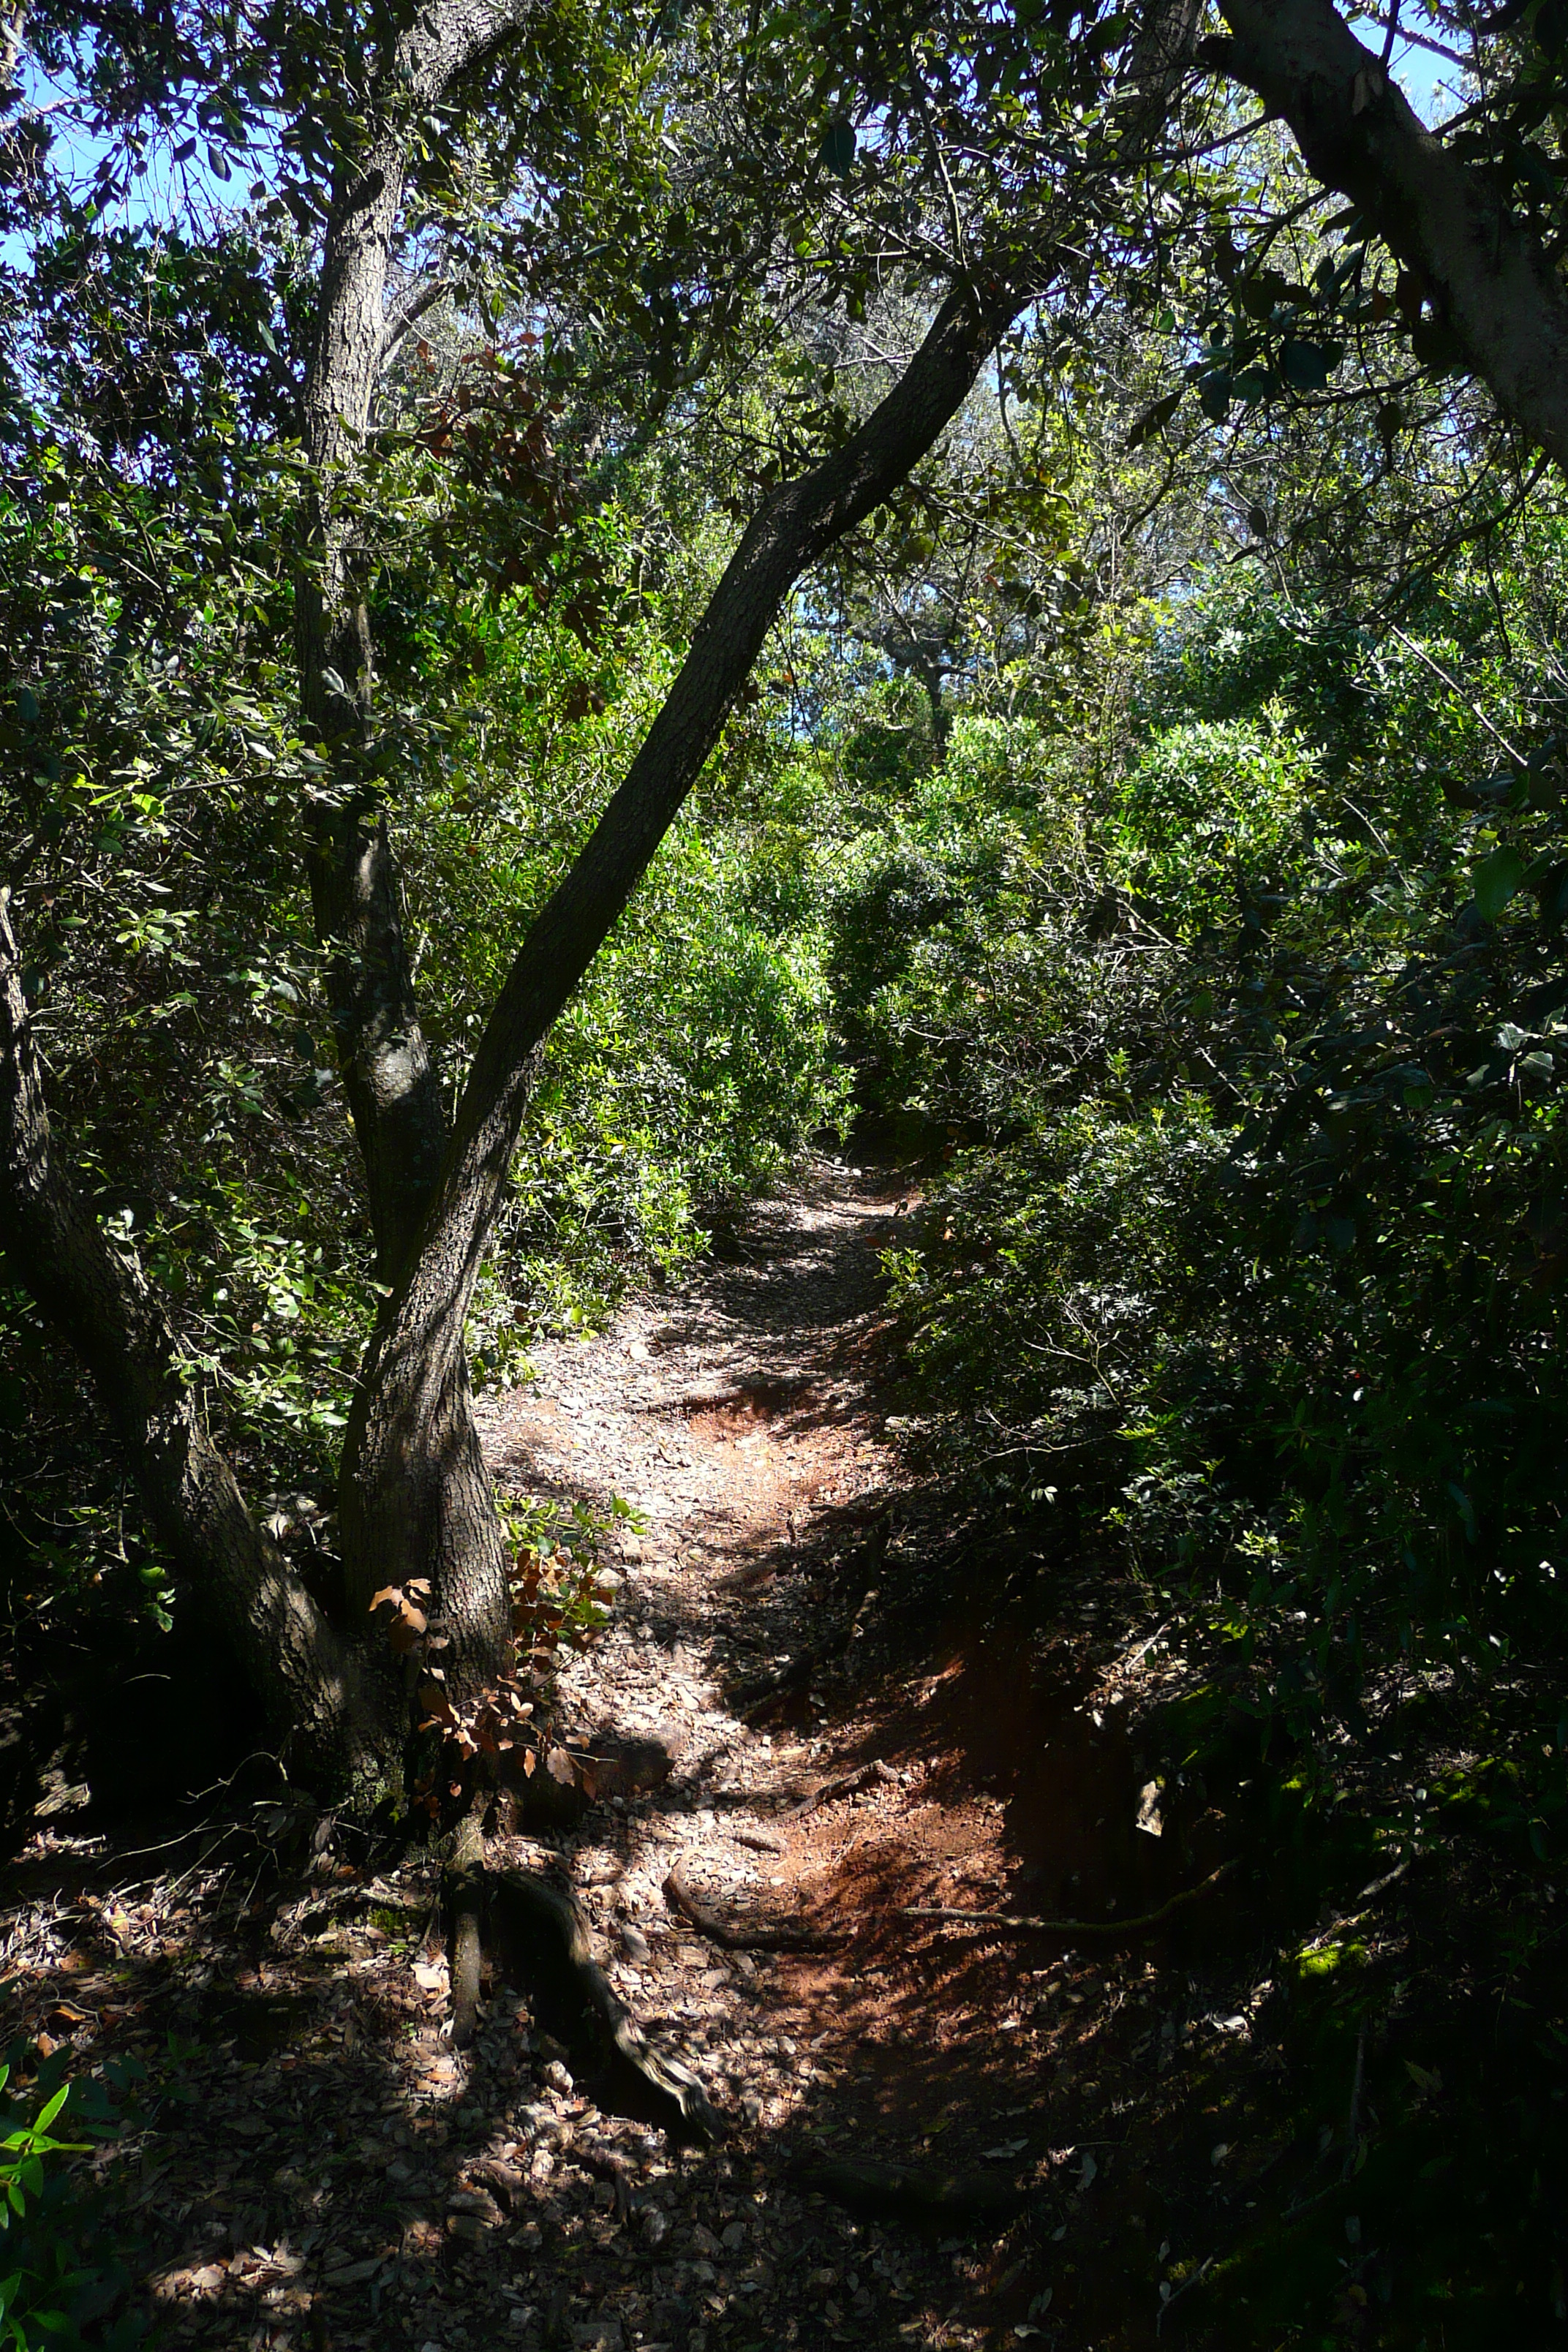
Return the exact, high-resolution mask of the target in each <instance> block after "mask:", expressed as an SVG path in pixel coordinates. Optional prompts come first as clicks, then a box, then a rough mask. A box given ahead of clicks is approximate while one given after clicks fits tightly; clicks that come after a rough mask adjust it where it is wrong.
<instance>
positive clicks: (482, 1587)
mask: <svg viewBox="0 0 1568 2352" xmlns="http://www.w3.org/2000/svg"><path fill="white" fill-rule="evenodd" d="M1022 299H1023V296H1022V295H1021V294H1020V293H1016V292H1015V293H1005V292H1003V291H1001V290H999V289H998V290H995V291H994V292H993V293H992V295H991V296H990V299H988V300H982V299H979V298H977V297H976V296H975V294H974V293H973V291H971V290H970V289H961V290H960V291H958V292H955V293H954V294H953V295H952V296H951V297H950V298H949V299H948V300H947V302H946V303H945V304H944V305H943V307H942V310H941V311H940V313H939V314H938V317H937V319H936V320H935V322H934V323H933V325H932V327H931V331H930V333H929V334H928V335H927V337H926V339H925V341H924V342H923V344H922V345H921V349H920V351H919V352H917V353H916V354H915V357H914V358H913V360H912V361H911V362H910V365H909V367H908V369H907V370H906V372H905V373H904V375H903V376H902V378H901V379H900V382H899V383H898V384H897V385H896V386H895V387H894V389H893V390H892V391H891V392H890V393H889V394H888V396H887V398H886V399H885V400H884V401H883V402H882V403H881V404H880V405H879V407H878V408H877V410H876V411H875V412H874V414H873V415H871V416H870V417H868V419H867V421H866V423H865V424H864V425H861V427H860V428H859V430H858V432H857V433H856V434H855V435H854V436H852V437H851V438H850V440H849V441H848V442H847V443H846V444H845V446H844V447H843V448H842V449H840V450H838V451H837V452H835V454H834V455H833V456H832V457H828V458H826V459H825V460H824V461H823V463H822V464H821V465H820V466H818V467H816V468H815V469H814V470H813V471H812V472H810V473H809V474H806V475H804V476H802V477H801V478H799V479H797V480H795V481H793V482H789V483H785V484H784V485H781V487H780V488H778V489H776V490H774V491H773V493H772V494H771V495H770V496H769V498H768V499H766V500H765V501H764V503H763V507H762V509H761V510H760V511H759V512H758V514H757V515H756V516H755V518H754V519H753V520H752V523H751V525H750V527H749V528H748V530H746V532H745V535H744V537H743V538H742V541H741V544H740V546H739V547H738V548H737V550H736V551H735V553H734V555H733V556H732V557H731V561H730V563H729V566H728V568H727V570H726V571H725V573H724V576H723V578H722V580H721V583H720V584H719V586H718V588H717V590H716V591H715V593H714V595H713V598H712V600H711V602H710V604H709V607H708V610H707V612H706V613H705V614H704V615H703V618H702V620H701V623H700V625H699V627H698V629H697V632H696V635H694V637H693V640H692V644H691V648H690V651H689V653H688V655H687V657H686V660H685V662H684V664H683V665H682V667H681V669H680V672H679V676H678V677H677V678H676V680H675V683H674V685H673V686H672V688H670V691H669V694H668V698H667V699H666V701H665V704H664V707H663V709H661V710H660V712H659V713H658V718H657V719H655V720H654V722H653V725H652V727H651V728H650V729H649V730H648V733H647V738H646V739H645V740H644V742H643V745H642V747H641V749H640V751H638V752H637V757H636V759H635V760H634V761H633V762H632V765H631V768H630V769H629V771H628V772H627V774H626V779H625V781H624V782H623V783H622V784H621V785H620V787H619V789H618V791H617V792H616V793H615V795H614V797H613V798H612V800H611V802H610V803H609V805H608V807H607V808H606V809H605V813H604V814H603V816H602V817H601V818H600V820H599V823H598V824H597V825H596V826H595V830H594V832H593V835H591V837H590V838H589V840H588V842H587V844H586V845H585V846H584V849H583V851H582V853H581V855H580V856H578V858H577V860H576V862H575V864H574V866H573V867H572V868H571V870H570V872H569V873H568V874H567V876H566V877H565V879H564V880H563V882H562V884H561V885H560V887H558V888H557V890H556V891H555V893H554V894H553V896H552V898H551V899H550V901H549V903H548V905H547V906H546V907H545V908H544V909H543V911H542V914H541V915H540V916H539V918H538V919H537V920H536V922H535V923H534V925H533V928H532V929H531V931H530V933H529V935H528V937H527V939H526V940H524V942H523V944H522V946H521V949H520V950H519V952H518V955H517V957H516V960H515V961H514V962H513V964H512V967H511V970H510V972H509V974H508V976H507V980H506V982H505V984H504V986H503V988H502V990H501V993H500V998H499V999H498V1001H497V1003H496V1005H495V1009H494V1011H493V1012H492V1013H491V1015H490V1018H489V1023H488V1024H487V1026H486V1029H485V1032H484V1034H483V1036H482V1037H481V1039H480V1041H479V1050H478V1052H477V1053H476V1055H475V1056H474V1061H473V1066H472V1067H471V1069H470V1071H469V1075H468V1083H467V1085H466V1087H465V1088H464V1091H463V1095H462V1097H461V1099H460V1101H459V1103H458V1110H457V1115H456V1118H455V1120H454V1125H453V1133H452V1137H451V1140H450V1142H449V1144H448V1146H447V1153H446V1158H445V1160H444V1163H443V1166H442V1171H441V1176H440V1181H439V1183H438V1186H437V1191H436V1193H435V1195H434V1197H433V1199H432V1201H431V1203H430V1206H429V1209H428V1211H427V1213H426V1218H425V1221H424V1224H423V1227H422V1229H421V1232H420V1234H419V1237H418V1240H417V1242H416V1244H415V1247H414V1249H413V1250H412V1252H411V1254H410V1256H409V1259H408V1262H407V1264H406V1265H405V1268H404V1271H403V1274H402V1276H401V1278H400V1280H399V1281H398V1283H397V1285H396V1287H395V1291H394V1293H393V1296H392V1297H391V1298H390V1299H389V1300H388V1301H387V1303H386V1306H385V1307H384V1311H383V1314H382V1316H381V1318H380V1320H379V1323H378V1325H377V1328H376V1332H375V1336H374V1339H373V1340H372V1343H371V1348H370V1351H369V1355H368V1357H367V1360H366V1363H365V1367H364V1371H363V1377H362V1380H361V1382H360V1387H359V1390H358V1392H357V1394H356V1397H355V1401H354V1407H353V1413H352V1415H351V1418H350V1423H349V1429H348V1433H347V1440H346V1444H345V1448H344V1455H343V1475H342V1486H341V1490H340V1510H341V1514H342V1525H343V1529H344V1538H345V1551H346V1553H347V1556H348V1557H349V1559H350V1560H351V1561H352V1562H354V1563H357V1568H356V1570H355V1574H356V1575H357V1579H358V1587H359V1588H360V1589H358V1590H356V1592H355V1594H354V1596H353V1598H354V1600H356V1601H358V1603H359V1604H360V1605H368V1602H369V1599H370V1595H371V1591H372V1590H373V1589H374V1584H375V1583H384V1582H387V1581H401V1580H403V1578H404V1577H405V1576H406V1575H408V1574H416V1575H425V1576H429V1577H431V1578H432V1580H433V1584H434V1592H435V1600H436V1605H437V1610H438V1612H440V1614H441V1616H442V1617H443V1618H444V1619H445V1620H446V1622H447V1630H448V1631H449V1633H451V1634H452V1636H453V1643H454V1647H453V1650H452V1652H450V1653H449V1656H450V1657H451V1658H452V1661H453V1663H452V1665H451V1666H450V1667H449V1668H448V1675H449V1680H448V1689H449V1691H451V1692H452V1693H453V1694H454V1695H455V1696H458V1697H459V1698H460V1697H461V1696H463V1695H464V1694H465V1693H466V1692H467V1693H472V1692H475V1691H477V1690H478V1689H479V1687H482V1685H483V1684H484V1683H485V1682H487V1681H488V1680H489V1679H491V1678H492V1677H493V1675H494V1673H495V1670H496V1666H497V1664H499V1662H500V1659H501V1658H502V1657H503V1656H504V1654H505V1644H506V1625H507V1593H506V1580H505V1560H504V1556H503V1549H502V1546H501V1542H500V1528H499V1526H498V1525H497V1523H496V1519H495V1513H494V1506H493V1503H492V1502H491V1500H490V1496H489V1479H488V1476H486V1475H484V1473H483V1465H482V1463H481V1462H480V1461H479V1443H478V1438H477V1436H476V1435H475V1433H474V1431H473V1421H472V1414H471V1411H470V1406H469V1396H468V1369H467V1362H466V1359H465V1356H464V1351H463V1323H464V1318H465V1316H466V1314H467V1311H468V1302H469V1299H470V1297H471V1296H472V1292H473V1286H474V1281H475V1278H476V1276H477V1274H478V1271H479V1262H480V1258H481V1256H482V1254H483V1251H484V1248H485V1244H486V1242H487V1240H488V1238H489V1232H490V1227H491V1225H492V1223H493V1222H494V1218H495V1214H496V1211H497V1209H498V1207H499V1205H500V1198H501V1192H502V1188H503V1186H504V1184H505V1182H506V1177H507V1171H508V1168H509V1166H510V1160H511V1155H512V1151H513V1150H514V1149H515V1146H516V1143H517V1139H518V1134H519V1130H520V1128H521V1120H522V1115H523V1110H524V1107H525V1105H526V1104H527V1102H528V1099H529V1097H530V1095H531V1092H532V1089H533V1087H534V1084H535V1080H536V1077H537V1073H538V1067H539V1058H540V1054H541V1051H542V1045H543V1042H544V1039H545V1037H546V1036H547V1034H548V1033H549V1031H550V1028H551V1025H552V1023H553V1022H554V1020H555V1018H556V1016H557V1014H558V1013H560V1012H561V1010H562V1008H563V1005H564V1004H565V1003H566V1002H567V999H568V998H569V997H570V996H571V994H572V993H573V992H574V989H575V988H576V986H577V984H578V982H580V981H581V980H582V978H583V976H584V973H585V971H587V969H588V966H589V964H590V963H591V962H592V961H593V959H594V957H595V955H596V953H597V952H598V950H599V948H600V946H601V945H602V943H603V941H604V940H605V937H606V935H607V934H608V932H609V930H610V929H611V926H612V925H613V924H614V922H615V920H616V917H617V916H618V915H619V914H620V912H621V910H622V908H624V907H625V906H626V901H627V900H628V898H630V897H631V894H632V892H633V890H634V889H635V888H636V887H637V883H638V881H639V880H640V878H641V877H642V875H643V873H644V872H645V870H646V868H647V864H648V861H649V860H650V858H651V857H652V856H653V855H654V852H655V851H656V849H657V848H658V845H659V843H660V842H661V841H662V839H663V838H664V835H665V834H666V832H667V831H668V827H669V825H670V824H671V823H672V822H673V820H674V818H675V815H676V814H677V812H678V811H679V807H680V805H681V803H682V802H683V801H684V799H685V798H686V795H687V793H688V792H689V790H690V788H691V786H692V784H693V783H694V782H696V779H697V777H698V775H699V774H700V772H701V769H702V766H703V764H704V762H705V761H706V760H707V758H708V755H709V753H710V751H712V749H713V747H714V745H715V743H716V742H717V740H718V739H719V734H720V731H721V728H722V727H723V724H724V721H725V719H726V718H727V717H728V716H729V713H730V710H731V707H732V705H733V702H734V699H735V697H736V695H737V694H738V693H739V691H740V689H741V688H742V685H743V684H744V682H745V680H746V678H747V677H748V676H749V675H750V673H751V669H752V665H753V663H754V662H755V660H756V658H757V656H758V654H759V653H760V651H761V649H762V646H763V641H764V639H765V638H766V636H767V634H768V631H769V629H770V628H771V627H772V626H773V622H774V620H775V618H776V617H777V615H778V613H779V611H780V610H781V608H782V606H783V604H784V599H785V597H786V596H787V595H788V594H789V592H790V590H791V589H792V588H793V587H794V585H795V582H796V581H797V580H798V579H799V578H800V576H801V574H802V572H804V571H805V570H806V568H807V567H808V566H809V565H810V564H812V563H813V562H816V561H817V560H818V558H819V557H821V556H822V555H823V554H824V553H825V552H826V550H827V549H828V548H830V547H831V546H832V545H833V544H834V542H835V541H836V540H837V539H839V538H840V537H841V536H842V535H843V533H844V532H846V531H847V530H851V529H852V528H853V527H854V526H855V525H856V524H857V523H858V522H859V521H861V520H863V519H864V518H865V517H866V516H867V515H868V514H869V513H870V512H871V510H872V509H873V508H874V507H876V506H877V505H878V504H879V502H880V501H881V500H882V499H884V498H886V497H887V495H888V494H889V491H890V490H892V489H893V488H896V487H897V485H898V484H899V483H900V481H902V480H903V478H905V476H906V475H907V474H908V473H909V471H910V468H911V467H913V466H914V465H915V464H916V463H917V462H918V461H919V459H920V458H921V457H923V456H924V454H925V453H926V451H927V450H928V449H930V447H931V445H932V443H933V442H934V441H935V439H936V437H937V435H938V434H939V433H940V432H941V430H942V426H943V425H945V424H946V423H947V422H948V420H949V419H950V418H951V417H952V415H954V413H955V412H956V411H957V409H958V408H959V406H960V405H961V404H962V402H963V399H964V397H965V395H966V394H967V393H968V392H969V390H970V387H971V386H972V384H973V382H974V378H975V376H976V374H977V373H978V372H979V369H980V366H981V363H982V362H983V361H984V357H985V355H986V353H987V352H989V351H991V350H992V349H993V348H994V343H995V341H996V339H997V337H998V335H999V334H1000V333H1001V332H1002V331H1003V329H1004V328H1005V325H1006V324H1007V322H1008V320H1009V319H1010V318H1011V317H1012V316H1013V315H1014V314H1015V313H1016V310H1017V309H1018V307H1019V306H1020V303H1021V301H1022Z"/></svg>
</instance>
